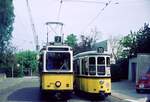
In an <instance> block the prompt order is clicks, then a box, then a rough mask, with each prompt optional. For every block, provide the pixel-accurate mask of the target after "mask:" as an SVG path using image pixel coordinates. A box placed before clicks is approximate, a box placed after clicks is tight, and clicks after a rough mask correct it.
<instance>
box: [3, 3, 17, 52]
mask: <svg viewBox="0 0 150 102" xmlns="http://www.w3.org/2000/svg"><path fill="white" fill-rule="evenodd" d="M13 9H14V8H13V3H12V0H4V1H3V0H0V52H4V51H5V48H6V46H7V45H8V44H9V40H10V39H11V37H12V35H11V33H12V30H13V22H14V12H13Z"/></svg>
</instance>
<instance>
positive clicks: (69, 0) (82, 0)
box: [64, 0, 106, 4]
mask: <svg viewBox="0 0 150 102" xmlns="http://www.w3.org/2000/svg"><path fill="white" fill-rule="evenodd" d="M64 1H68V2H81V3H96V4H106V2H100V1H87V0H64Z"/></svg>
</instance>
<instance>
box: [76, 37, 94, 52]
mask: <svg viewBox="0 0 150 102" xmlns="http://www.w3.org/2000/svg"><path fill="white" fill-rule="evenodd" d="M80 37H81V42H79V43H78V45H77V46H75V48H74V52H75V53H74V54H77V53H80V52H84V51H89V50H91V49H92V46H93V44H94V43H95V40H94V39H93V38H92V37H90V36H85V35H81V36H80Z"/></svg>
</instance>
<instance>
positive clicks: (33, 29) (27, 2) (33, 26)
mask: <svg viewBox="0 0 150 102" xmlns="http://www.w3.org/2000/svg"><path fill="white" fill-rule="evenodd" d="M26 4H27V9H28V13H29V18H30V23H31V27H32V32H33V37H34V44H35V49H36V51H38V50H39V44H38V35H37V33H36V30H35V25H34V22H33V19H32V14H31V8H30V5H29V1H28V0H26Z"/></svg>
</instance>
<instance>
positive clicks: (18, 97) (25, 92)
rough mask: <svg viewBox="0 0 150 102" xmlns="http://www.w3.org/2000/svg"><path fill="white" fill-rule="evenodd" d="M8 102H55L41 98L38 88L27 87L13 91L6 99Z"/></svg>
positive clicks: (55, 101) (48, 98) (54, 101)
mask: <svg viewBox="0 0 150 102" xmlns="http://www.w3.org/2000/svg"><path fill="white" fill-rule="evenodd" d="M7 100H8V101H18V102H22V101H26V102H28V101H29V102H57V100H55V99H52V98H50V97H48V96H47V97H45V98H41V95H40V89H39V87H27V88H22V89H18V90H16V91H14V92H13V93H11V94H10V95H9V96H8V97H7ZM63 102H65V101H63Z"/></svg>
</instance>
